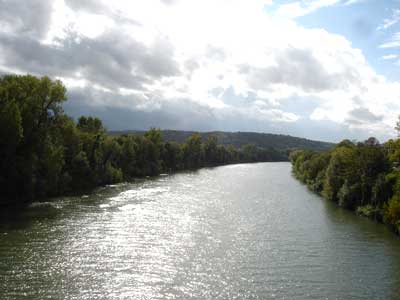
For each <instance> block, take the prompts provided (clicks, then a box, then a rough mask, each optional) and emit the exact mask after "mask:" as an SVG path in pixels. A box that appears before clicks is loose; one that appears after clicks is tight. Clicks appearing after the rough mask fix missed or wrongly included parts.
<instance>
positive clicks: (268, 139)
mask: <svg viewBox="0 0 400 300" xmlns="http://www.w3.org/2000/svg"><path fill="white" fill-rule="evenodd" d="M160 130H161V136H162V138H163V140H164V141H165V142H177V143H180V144H181V143H184V142H185V141H186V140H187V139H188V138H189V137H190V136H192V135H193V134H195V133H198V134H199V135H200V136H201V138H202V140H206V139H207V138H208V137H209V136H215V137H217V141H218V144H221V145H224V146H229V145H232V146H234V147H236V148H240V147H243V146H245V145H248V144H253V145H255V146H257V147H260V148H273V149H276V150H279V151H287V150H293V149H304V150H314V151H325V150H329V149H330V148H332V147H333V146H334V145H335V143H330V142H325V141H318V140H311V139H306V138H301V137H295V136H291V135H286V134H274V133H261V132H250V131H219V130H216V131H193V130H173V129H160ZM146 132H147V131H146V130H110V131H109V132H108V134H110V135H124V134H128V135H129V134H135V135H144V134H145V133H146Z"/></svg>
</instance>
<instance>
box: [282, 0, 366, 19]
mask: <svg viewBox="0 0 400 300" xmlns="http://www.w3.org/2000/svg"><path fill="white" fill-rule="evenodd" d="M358 2H360V0H349V1H344V2H343V0H312V1H304V0H303V1H295V2H291V3H288V4H283V5H281V6H279V8H278V10H277V14H278V15H280V16H283V17H287V18H297V17H302V16H305V15H308V14H310V13H313V12H315V11H317V10H319V9H321V8H324V7H329V6H334V5H337V4H344V5H351V4H355V3H358Z"/></svg>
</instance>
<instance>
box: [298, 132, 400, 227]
mask: <svg viewBox="0 0 400 300" xmlns="http://www.w3.org/2000/svg"><path fill="white" fill-rule="evenodd" d="M291 161H292V164H293V173H294V174H295V176H296V177H297V178H298V179H299V180H301V181H302V182H304V183H306V184H307V186H308V187H309V188H310V189H311V190H313V191H315V192H317V193H318V194H321V195H322V196H323V197H324V198H326V199H328V200H331V201H334V202H336V203H337V204H338V205H340V206H342V207H344V208H347V209H350V210H353V211H355V212H356V213H357V214H359V215H363V216H366V217H369V218H372V219H374V220H376V221H379V222H384V223H386V224H388V225H389V226H390V227H391V228H393V229H394V230H395V231H396V232H397V233H400V168H399V162H400V139H397V140H389V141H388V142H386V143H385V144H382V145H381V144H379V142H378V141H377V140H376V139H375V138H369V139H368V140H366V141H365V142H359V143H353V142H351V141H349V140H344V141H342V142H341V143H339V144H338V145H336V146H335V147H334V148H333V149H332V150H330V151H325V152H321V153H317V152H313V151H295V152H293V153H291Z"/></svg>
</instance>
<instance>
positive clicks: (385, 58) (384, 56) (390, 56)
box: [382, 54, 399, 60]
mask: <svg viewBox="0 0 400 300" xmlns="http://www.w3.org/2000/svg"><path fill="white" fill-rule="evenodd" d="M398 57H399V55H397V54H388V55H383V56H382V59H384V60H389V59H395V58H398Z"/></svg>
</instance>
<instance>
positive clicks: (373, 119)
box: [346, 107, 383, 125]
mask: <svg viewBox="0 0 400 300" xmlns="http://www.w3.org/2000/svg"><path fill="white" fill-rule="evenodd" d="M382 120H383V116H381V115H376V114H374V113H372V112H371V111H370V110H369V109H368V108H364V107H358V108H355V109H353V110H351V111H350V112H349V115H348V118H347V119H346V122H347V123H348V124H351V125H362V124H371V123H377V122H381V121H382Z"/></svg>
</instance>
